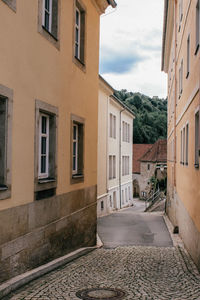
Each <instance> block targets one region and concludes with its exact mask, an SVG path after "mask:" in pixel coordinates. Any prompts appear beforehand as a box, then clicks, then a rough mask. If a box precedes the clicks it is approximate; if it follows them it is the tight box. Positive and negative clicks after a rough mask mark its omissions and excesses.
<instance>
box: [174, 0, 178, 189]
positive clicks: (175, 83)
mask: <svg viewBox="0 0 200 300" xmlns="http://www.w3.org/2000/svg"><path fill="white" fill-rule="evenodd" d="M174 11H175V12H174V29H175V39H174V56H175V57H174V64H175V65H174V77H175V81H174V88H175V95H174V96H175V99H174V187H176V144H177V141H176V102H177V78H176V74H177V63H176V59H177V57H176V54H177V27H176V26H177V24H176V20H177V0H175V1H174Z"/></svg>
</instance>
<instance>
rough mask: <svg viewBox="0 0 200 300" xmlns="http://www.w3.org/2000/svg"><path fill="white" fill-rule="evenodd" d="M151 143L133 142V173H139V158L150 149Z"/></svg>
mask: <svg viewBox="0 0 200 300" xmlns="http://www.w3.org/2000/svg"><path fill="white" fill-rule="evenodd" d="M152 146H153V145H152V144H133V173H140V161H139V159H140V158H141V157H142V156H143V155H144V154H145V153H146V152H147V151H148V150H149V149H150V148H152Z"/></svg>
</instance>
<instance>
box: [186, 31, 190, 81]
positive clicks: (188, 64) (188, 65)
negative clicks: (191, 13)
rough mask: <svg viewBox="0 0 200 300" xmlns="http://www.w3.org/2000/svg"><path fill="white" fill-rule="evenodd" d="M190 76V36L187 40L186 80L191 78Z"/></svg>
mask: <svg viewBox="0 0 200 300" xmlns="http://www.w3.org/2000/svg"><path fill="white" fill-rule="evenodd" d="M189 74H190V34H189V35H188V38H187V73H186V78H188V77H189Z"/></svg>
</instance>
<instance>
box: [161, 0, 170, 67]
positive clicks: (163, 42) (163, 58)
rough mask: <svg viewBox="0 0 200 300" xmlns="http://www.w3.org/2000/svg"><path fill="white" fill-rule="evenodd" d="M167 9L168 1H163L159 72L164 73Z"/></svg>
mask: <svg viewBox="0 0 200 300" xmlns="http://www.w3.org/2000/svg"><path fill="white" fill-rule="evenodd" d="M168 7H169V0H165V6H164V21H163V40H162V64H161V71H164V60H165V41H166V33H167V17H168Z"/></svg>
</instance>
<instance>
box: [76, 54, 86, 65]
mask: <svg viewBox="0 0 200 300" xmlns="http://www.w3.org/2000/svg"><path fill="white" fill-rule="evenodd" d="M74 57H75V59H76V60H78V62H79V63H80V64H81V65H82V66H83V67H85V64H84V62H83V61H82V60H80V59H79V58H78V57H77V56H74Z"/></svg>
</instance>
